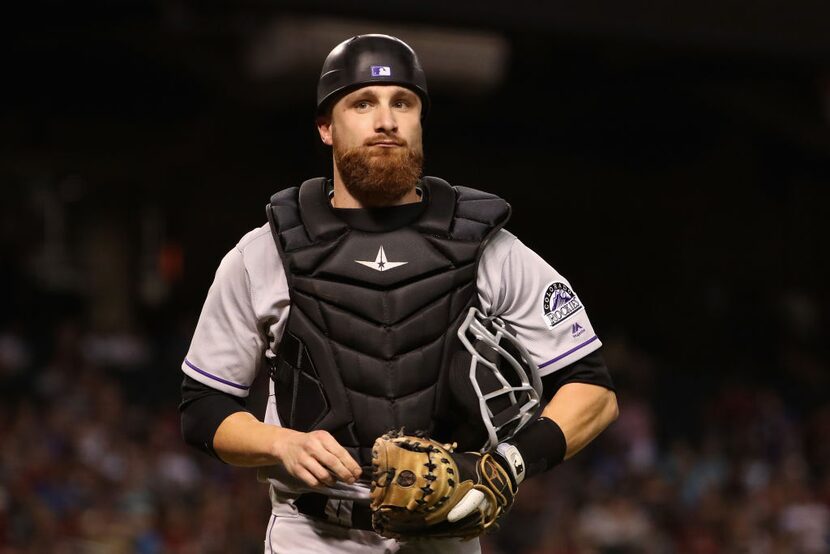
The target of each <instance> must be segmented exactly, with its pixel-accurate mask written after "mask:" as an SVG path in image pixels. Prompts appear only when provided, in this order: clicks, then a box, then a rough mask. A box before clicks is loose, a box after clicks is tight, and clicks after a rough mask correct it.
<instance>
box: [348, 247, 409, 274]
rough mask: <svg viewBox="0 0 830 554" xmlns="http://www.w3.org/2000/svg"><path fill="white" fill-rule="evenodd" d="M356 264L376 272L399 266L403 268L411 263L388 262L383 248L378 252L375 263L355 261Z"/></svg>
mask: <svg viewBox="0 0 830 554" xmlns="http://www.w3.org/2000/svg"><path fill="white" fill-rule="evenodd" d="M355 262H357V263H359V264H362V265H365V266H366V267H370V268H372V269H374V270H375V271H386V270H387V269H394V268H396V267H398V266H402V265H405V264H408V263H409V262H390V261H387V259H386V252H384V251H383V246H381V247H380V249H379V250H378V255H377V256H376V257H375V261H373V262H370V261H368V260H355Z"/></svg>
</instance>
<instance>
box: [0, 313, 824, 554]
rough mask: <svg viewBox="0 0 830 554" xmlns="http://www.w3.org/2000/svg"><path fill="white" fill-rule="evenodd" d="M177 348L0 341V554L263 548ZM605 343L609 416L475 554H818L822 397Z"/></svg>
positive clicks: (262, 502)
mask: <svg viewBox="0 0 830 554" xmlns="http://www.w3.org/2000/svg"><path fill="white" fill-rule="evenodd" d="M188 338H189V337H188V336H187V332H186V331H185V330H184V329H183V330H182V333H181V337H180V338H179V342H175V341H174V343H175V346H173V347H169V348H167V349H166V350H165V349H161V350H162V351H161V352H160V347H159V341H158V340H156V339H151V338H149V337H148V336H143V335H142V334H140V333H132V334H117V335H98V334H95V333H93V332H91V331H89V330H86V329H84V328H83V326H82V325H79V324H78V323H73V322H71V321H69V322H66V323H62V324H59V325H57V326H56V327H55V331H54V334H53V335H52V336H39V337H31V336H27V335H25V334H24V333H21V332H18V331H16V330H15V328H14V326H13V325H12V326H8V325H7V326H6V328H5V329H3V330H2V332H0V390H2V398H1V399H0V444H2V450H1V451H0V554H12V553H14V554H17V553H20V554H22V553H41V552H48V553H76V552H77V553H98V552H100V553H121V552H137V553H142V554H154V553H182V554H183V553H200V552H203V553H213V552H234V553H247V552H251V553H253V552H262V538H263V536H264V530H265V527H266V524H267V519H268V515H269V504H268V500H267V495H266V489H265V486H264V485H262V484H260V483H258V482H257V481H256V478H255V474H254V472H253V471H252V470H247V469H240V468H231V467H229V466H226V465H223V464H221V463H219V462H218V461H215V460H212V459H210V458H208V457H207V456H204V455H203V454H200V453H198V452H196V451H192V450H190V449H189V448H188V447H186V446H185V445H184V444H183V442H182V440H181V438H180V434H179V419H178V413H177V401H178V390H177V386H176V383H177V382H178V380H179V375H178V373H177V367H178V356H180V355H181V354H182V353H183V351H184V350H183V349H184V348H186V341H187V340H188ZM605 344H606V346H605V347H604V352H605V356H606V358H607V361H608V363H609V366H610V367H612V368H614V372H615V377H616V378H617V381H618V386H619V391H618V392H619V399H620V406H621V415H620V418H619V419H618V420H617V421H616V422H615V423H614V424H613V425H612V427H611V428H609V429H608V431H607V432H606V433H604V434H603V435H602V436H601V437H600V438H599V439H598V440H597V441H595V442H594V443H592V444H591V445H590V446H589V447H588V448H587V449H586V450H585V451H584V452H582V453H580V455H578V456H577V457H576V458H575V459H573V460H571V461H568V462H566V463H564V464H562V465H561V466H559V467H557V468H556V469H555V470H553V471H551V472H549V473H547V474H544V475H542V476H539V477H538V478H535V479H534V481H533V482H532V484H527V485H525V486H524V487H522V490H521V491H520V494H519V497H518V500H517V502H516V504H515V506H514V509H513V510H512V512H511V513H510V514H509V515H508V516H507V518H506V521H505V522H504V524H503V525H502V529H501V530H500V531H499V532H498V533H496V534H493V535H490V536H488V537H486V538H485V540H484V542H483V546H484V552H485V553H490V554H497V553H510V554H541V553H551V554H571V553H574V554H576V553H602V554H612V553H613V554H622V553H639V552H642V553H689V554H715V553H752V554H784V553H797V554H818V553H822V552H830V471H828V468H830V442H828V440H827V439H828V437H830V400H827V401H825V400H823V399H822V398H821V396H822V394H821V392H820V391H819V394H817V395H813V396H809V395H805V396H804V398H808V397H809V398H812V400H809V401H804V402H794V401H793V398H796V399H797V398H799V396H798V395H797V394H796V395H793V392H792V390H789V389H786V388H784V387H777V386H775V384H774V383H771V382H769V381H764V380H754V379H743V378H741V379H737V378H732V379H723V380H721V381H717V382H711V383H709V385H708V388H705V387H703V386H702V385H701V390H699V391H698V392H697V394H693V391H692V390H691V389H693V387H688V386H686V385H684V384H682V382H680V381H679V380H678V379H679V378H678V379H675V378H674V376H672V375H671V368H670V367H662V366H661V363H660V361H659V360H657V359H656V357H654V356H650V355H648V354H646V353H645V352H642V351H640V350H638V349H637V348H635V347H634V346H632V345H631V344H630V343H629V342H627V341H626V340H623V339H613V338H612V339H610V340H606V343H605ZM165 352H166V353H165ZM661 379H663V380H664V381H665V382H664V383H662V384H661V383H658V381H659V380H661ZM710 381H712V380H711V379H710ZM824 392H825V393H826V391H824ZM815 398H818V400H815ZM683 422H685V423H683ZM688 422H691V423H688Z"/></svg>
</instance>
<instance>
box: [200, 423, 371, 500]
mask: <svg viewBox="0 0 830 554" xmlns="http://www.w3.org/2000/svg"><path fill="white" fill-rule="evenodd" d="M213 449H214V450H215V451H216V453H217V454H218V455H219V457H220V458H222V460H224V461H225V462H227V463H229V464H233V465H237V466H244V467H259V466H271V465H278V466H281V467H282V468H283V469H284V470H285V471H286V472H287V473H288V474H289V476H290V477H292V478H294V479H296V480H298V481H299V482H301V483H303V484H305V485H307V486H309V487H323V486H331V485H333V484H334V483H335V481H343V482H345V483H349V484H351V483H354V482H355V481H356V480H357V479H358V478H359V477H360V475H361V469H360V466H359V465H358V463H357V462H356V461H355V460H354V458H352V457H351V455H350V454H349V453H348V452H347V451H346V449H345V448H343V447H342V446H341V445H340V443H338V442H337V441H336V440H335V438H334V437H332V436H331V434H330V433H329V432H328V431H311V432H310V433H303V432H300V431H295V430H293V429H286V428H284V427H279V426H277V425H270V424H268V423H263V422H261V421H259V420H258V419H257V418H256V417H254V415H253V414H251V413H250V412H244V411H243V412H236V413H233V414H231V415H229V416H228V417H226V418H225V419H224V421H222V423H221V424H219V427H218V428H217V429H216V433H215V434H214V436H213Z"/></svg>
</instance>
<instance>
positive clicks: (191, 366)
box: [184, 358, 251, 390]
mask: <svg viewBox="0 0 830 554" xmlns="http://www.w3.org/2000/svg"><path fill="white" fill-rule="evenodd" d="M184 363H186V364H187V367H189V368H190V369H192V370H193V371H198V372H199V373H201V374H202V375H204V376H205V377H210V378H211V379H213V380H214V381H219V382H220V383H224V384H225V385H228V386H230V387H234V388H237V389H242V390H248V389H249V388H251V387H246V386H245V385H238V384H236V383H234V382H232V381H227V380H225V379H222V378H221V377H217V376H216V375H213V374H211V373H208V372H207V371H205V370H204V369H199V368H198V367H196V366H195V365H193V364H191V363H190V360H188V359H187V358H185V359H184Z"/></svg>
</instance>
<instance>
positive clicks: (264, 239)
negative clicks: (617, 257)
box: [182, 225, 600, 503]
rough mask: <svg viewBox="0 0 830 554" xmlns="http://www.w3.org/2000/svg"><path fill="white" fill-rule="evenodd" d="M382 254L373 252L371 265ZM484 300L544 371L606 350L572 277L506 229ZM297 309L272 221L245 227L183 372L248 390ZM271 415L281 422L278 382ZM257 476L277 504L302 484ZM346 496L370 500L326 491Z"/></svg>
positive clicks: (401, 255)
mask: <svg viewBox="0 0 830 554" xmlns="http://www.w3.org/2000/svg"><path fill="white" fill-rule="evenodd" d="M382 254H383V256H384V258H385V261H386V267H387V269H386V270H387V271H394V266H393V267H392V268H391V269H390V268H389V265H390V264H394V263H395V262H405V261H406V254H407V253H406V252H392V251H384V252H383V253H382ZM376 255H379V254H377V253H376V252H367V253H366V256H365V257H364V259H363V260H355V263H368V262H367V260H369V261H371V260H372V259H374V258H375V257H376ZM476 285H477V289H478V299H479V301H480V303H481V307H482V310H483V311H484V313H485V314H487V315H495V316H499V317H500V318H502V319H503V320H504V321H505V322H507V323H509V324H510V325H511V326H512V328H513V329H514V331H515V333H516V336H517V338H518V339H519V341H521V343H522V344H523V345H524V346H525V347H526V348H527V350H528V352H529V353H530V355H531V357H532V358H533V361H534V362H535V363H536V364H537V366H538V368H539V373H540V375H542V376H544V375H547V374H549V373H551V372H554V371H556V370H558V369H560V368H562V367H564V366H566V365H568V364H571V363H573V362H575V361H577V360H579V359H580V358H582V357H583V356H585V355H587V354H589V353H591V352H593V351H594V350H596V349H597V348H599V347H600V341H599V339H598V338H597V335H596V334H595V333H594V330H593V327H592V326H591V322H590V321H589V319H588V314H587V312H586V310H585V307H584V305H583V304H582V301H581V299H580V298H579V297H578V296H577V294H576V293H575V292H574V290H573V288H572V287H571V285H570V284H569V283H568V281H567V280H566V279H565V278H564V277H563V276H562V275H560V274H559V273H558V272H557V271H556V270H555V269H553V268H552V267H551V266H550V265H549V264H548V263H547V262H545V261H544V260H543V259H542V258H541V257H540V256H539V255H537V254H536V253H535V252H533V251H532V250H531V249H530V248H528V247H527V246H525V245H524V244H522V242H521V241H520V240H518V239H517V238H516V237H515V236H514V235H512V234H511V233H510V232H508V231H506V230H500V231H498V232H497V233H496V234H495V235H494V236H493V238H492V240H491V241H490V242H489V243H488V244H487V245H486V246H485V249H484V251H483V252H482V256H481V260H480V263H479V267H478V273H477V276H476ZM290 309H291V306H290V301H289V292H288V284H287V282H286V277H285V271H284V269H283V266H282V263H281V261H280V258H279V254H278V253H277V249H276V247H275V245H274V241H273V238H272V235H271V230H270V228H269V227H268V225H264V226H262V227H260V228H258V229H255V230H253V231H251V232H250V233H248V234H246V235H245V236H244V237H243V238H242V240H240V241H239V243H238V244H237V245H236V247H235V248H233V249H231V251H230V252H228V253H227V255H226V256H225V257H224V258H223V260H222V262H221V264H220V265H219V268H218V269H217V271H216V277H215V279H214V281H213V285H212V286H211V287H210V290H209V291H208V295H207V299H206V300H205V304H204V307H203V308H202V313H201V316H200V317H199V322H198V324H197V325H196V330H195V332H194V334H193V340H192V342H191V345H190V349H189V350H188V353H187V357H186V358H185V360H184V362H183V363H182V371H184V372H185V373H186V374H187V375H189V376H190V377H192V378H193V379H195V380H197V381H199V382H201V383H203V384H205V385H207V386H210V387H213V388H215V389H218V390H221V391H224V392H226V393H228V394H232V395H234V396H239V397H245V396H247V395H248V391H249V389H250V386H251V383H252V382H253V381H254V377H255V376H256V374H257V372H258V371H259V369H260V365H261V364H262V363H263V353H264V354H265V356H267V357H268V358H272V357H274V355H275V352H276V351H277V347H278V345H279V341H280V337H281V335H282V332H283V330H284V328H285V324H286V321H287V320H288V314H289V311H290ZM270 387H271V391H270V392H271V394H270V396H269V399H268V404H267V408H266V414H265V422H266V423H272V424H275V425H279V424H280V422H279V417H278V415H277V410H276V404H275V399H274V391H273V383H271V384H270ZM260 477H261V478H262V479H263V480H266V479H267V480H268V481H270V483H271V484H272V485H273V486H274V487H275V489H276V490H275V491H273V492H276V493H279V494H272V498H274V501H275V503H280V502H283V501H284V498H283V495H284V494H291V493H295V492H300V491H302V490H305V489H304V488H303V487H302V486H301V485H300V484H299V483H296V482H292V481H291V480H290V479H287V478H286V477H285V476H284V475H280V474H279V471H278V468H270V470H269V469H263V470H261V471H260ZM328 492H329V493H330V494H331V495H333V496H336V497H338V498H345V499H352V500H354V499H360V500H365V499H367V498H368V488H367V487H366V486H363V485H352V486H346V485H342V486H340V485H338V486H336V487H334V488H332V489H330V490H329V491H328Z"/></svg>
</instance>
